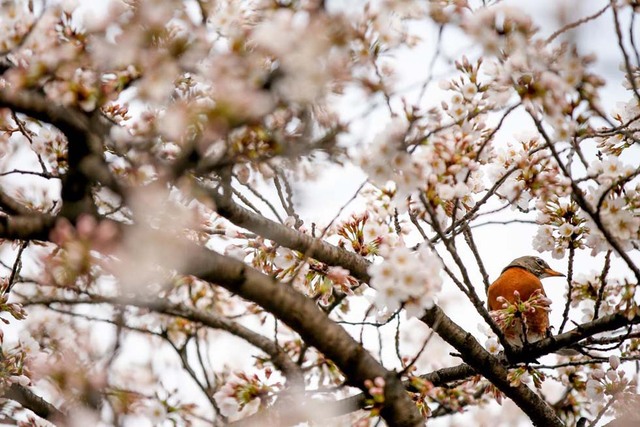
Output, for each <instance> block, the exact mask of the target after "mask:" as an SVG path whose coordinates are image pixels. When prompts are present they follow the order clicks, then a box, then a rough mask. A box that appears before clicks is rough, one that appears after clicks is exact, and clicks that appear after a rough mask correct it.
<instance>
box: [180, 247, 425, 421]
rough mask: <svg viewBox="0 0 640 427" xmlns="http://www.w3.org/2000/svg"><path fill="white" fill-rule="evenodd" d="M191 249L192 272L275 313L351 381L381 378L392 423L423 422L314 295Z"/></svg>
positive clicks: (392, 377)
mask: <svg viewBox="0 0 640 427" xmlns="http://www.w3.org/2000/svg"><path fill="white" fill-rule="evenodd" d="M185 249H187V248H185ZM334 249H336V250H337V248H334ZM187 250H188V251H189V253H192V254H193V256H192V257H191V259H190V266H189V267H188V268H187V271H188V272H189V273H190V274H193V275H195V276H197V277H200V278H202V279H204V280H207V281H210V282H212V283H216V284H218V285H220V286H222V287H224V288H226V289H228V290H229V291H231V292H233V293H236V294H238V295H239V296H240V297H242V298H244V299H246V300H249V301H253V302H255V303H256V304H258V305H260V306H261V307H263V308H264V309H266V310H267V311H269V312H271V313H272V314H274V315H275V316H276V317H277V318H278V319H280V320H281V321H283V322H284V323H285V324H287V325H288V326H289V327H290V328H291V329H293V330H294V331H296V332H297V333H298V334H300V336H301V338H302V339H303V340H304V341H305V342H307V343H309V344H310V345H312V346H314V347H316V348H317V349H318V350H319V351H320V352H322V353H323V354H324V355H325V356H327V357H328V358H329V359H331V360H332V361H333V362H334V363H335V364H336V366H338V368H340V370H341V371H342V372H343V373H344V375H345V377H346V379H347V383H348V384H350V385H353V386H355V387H358V388H360V389H361V390H362V391H365V392H366V391H367V388H366V386H365V384H364V382H365V381H366V380H373V379H374V378H377V377H381V378H383V379H384V380H385V390H384V399H385V400H384V402H385V404H384V407H383V409H382V411H381V415H382V417H383V418H384V419H385V420H386V421H387V423H388V424H390V425H394V426H417V425H422V424H423V423H424V420H423V419H422V417H421V416H420V414H419V412H418V410H417V408H416V406H415V405H414V403H413V401H412V400H411V398H410V397H409V395H408V394H407V393H406V390H405V388H404V386H403V384H402V382H401V381H400V380H399V378H398V377H397V375H396V373H395V372H391V371H388V370H387V369H385V368H384V367H383V366H382V365H381V364H380V363H379V362H378V361H376V360H375V359H374V358H373V356H371V355H370V354H369V352H368V351H366V350H365V349H364V348H363V347H362V345H360V344H359V343H358V342H357V341H355V340H354V339H353V338H352V337H351V335H349V334H348V333H347V331H345V330H344V329H343V328H342V327H341V326H340V325H338V324H337V323H335V322H333V321H332V320H330V319H329V318H328V317H327V315H326V314H325V313H324V312H322V311H321V310H320V309H319V308H318V306H317V305H316V304H315V302H314V301H313V300H311V299H309V298H306V297H305V296H303V295H302V294H300V293H298V292H296V291H295V290H294V289H293V288H291V287H289V286H286V285H284V284H282V283H279V282H278V281H276V280H275V279H273V278H272V277H270V276H267V275H266V274H263V273H261V272H259V271H258V270H256V269H254V268H251V267H249V266H247V265H246V264H244V263H242V262H241V261H238V260H236V259H233V258H229V257H225V256H223V255H220V254H218V253H216V252H214V251H209V250H205V249H202V248H200V247H192V248H190V249H187Z"/></svg>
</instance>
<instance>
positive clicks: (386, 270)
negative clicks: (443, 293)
mask: <svg viewBox="0 0 640 427" xmlns="http://www.w3.org/2000/svg"><path fill="white" fill-rule="evenodd" d="M441 270H442V263H441V261H440V259H439V258H438V257H437V256H436V255H435V254H434V253H433V252H431V250H430V249H429V248H428V247H426V246H421V247H420V248H419V249H418V250H417V251H415V252H413V251H411V250H410V249H409V248H402V247H397V248H394V249H393V250H392V251H390V253H389V254H388V256H386V257H385V259H384V260H383V261H382V262H380V263H376V264H372V265H371V266H370V267H369V274H370V275H371V286H372V287H373V288H374V289H375V290H376V291H377V292H376V298H375V301H374V303H375V305H376V306H377V307H378V308H379V309H383V308H386V309H387V310H388V311H390V312H393V311H395V310H397V309H399V308H400V307H403V308H404V309H405V310H406V312H407V314H408V315H410V316H420V315H421V314H422V312H423V311H424V310H425V309H429V308H431V307H432V306H433V304H434V302H435V296H436V294H437V293H438V292H439V291H440V289H441V287H442V278H441V276H440V272H441Z"/></svg>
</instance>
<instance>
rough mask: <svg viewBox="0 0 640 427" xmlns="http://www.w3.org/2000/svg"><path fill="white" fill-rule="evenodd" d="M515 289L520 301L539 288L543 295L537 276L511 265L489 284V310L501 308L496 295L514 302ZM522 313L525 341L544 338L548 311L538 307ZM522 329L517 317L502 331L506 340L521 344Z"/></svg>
mask: <svg viewBox="0 0 640 427" xmlns="http://www.w3.org/2000/svg"><path fill="white" fill-rule="evenodd" d="M516 290H517V291H518V293H519V294H520V301H526V300H528V299H529V298H530V297H531V295H532V294H533V293H534V292H535V291H536V290H540V291H541V292H542V294H543V295H545V293H544V288H543V287H542V282H541V281H540V279H539V278H538V277H536V276H535V275H534V274H533V273H530V272H529V271H527V270H525V269H523V268H520V267H511V268H508V269H507V270H505V271H504V272H503V273H502V274H501V275H500V277H498V279H497V280H496V281H495V282H493V283H492V284H491V286H489V290H488V295H487V296H488V302H489V310H499V309H501V308H503V307H502V304H503V303H501V302H499V301H498V297H503V298H504V299H505V300H507V301H509V302H510V303H513V302H515V301H516V300H517V298H516V297H515V295H514V291H516ZM522 315H523V318H524V320H525V321H526V335H527V337H526V339H527V341H528V342H535V341H538V340H540V339H542V338H544V337H545V335H546V333H547V330H548V328H549V313H548V312H547V311H545V310H540V309H538V310H535V311H533V312H527V313H523V314H522ZM524 330H525V329H524V328H523V326H522V322H521V321H520V320H519V319H518V320H517V321H516V322H515V323H513V324H512V325H511V326H510V327H508V328H507V329H505V330H503V332H504V334H505V337H506V338H507V341H509V342H510V343H511V344H515V345H522V343H523V342H524V341H523V339H522V336H523V332H524Z"/></svg>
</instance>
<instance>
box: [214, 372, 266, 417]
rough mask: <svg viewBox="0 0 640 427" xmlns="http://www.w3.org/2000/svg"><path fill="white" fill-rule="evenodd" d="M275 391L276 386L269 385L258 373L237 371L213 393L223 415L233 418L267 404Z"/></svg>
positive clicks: (252, 411) (247, 413)
mask: <svg viewBox="0 0 640 427" xmlns="http://www.w3.org/2000/svg"><path fill="white" fill-rule="evenodd" d="M274 391H275V388H274V386H270V385H267V384H266V383H265V382H264V381H262V380H261V379H260V378H259V377H258V376H257V375H251V376H249V375H246V374H244V373H236V374H234V376H232V377H230V378H229V379H228V380H227V381H226V382H225V383H224V385H223V386H222V387H221V388H220V389H219V390H218V391H217V392H216V393H215V394H214V395H213V398H214V399H215V400H216V402H218V406H219V407H220V411H221V412H222V415H224V416H226V417H230V418H231V419H238V418H240V417H241V416H244V415H249V414H252V413H254V412H256V411H257V410H258V408H259V407H260V406H261V405H264V404H266V403H267V402H268V401H269V400H270V399H271V397H272V393H273V392H274Z"/></svg>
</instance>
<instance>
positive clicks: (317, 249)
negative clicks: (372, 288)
mask: <svg viewBox="0 0 640 427" xmlns="http://www.w3.org/2000/svg"><path fill="white" fill-rule="evenodd" d="M207 192H208V194H209V195H210V196H211V198H212V199H213V201H214V202H215V203H216V207H217V211H218V214H220V215H221V216H223V217H225V218H227V219H228V220H229V221H231V222H232V223H234V224H235V225H237V226H238V227H242V228H245V229H247V230H250V231H253V232H254V233H257V234H259V235H261V236H263V237H266V238H267V239H271V240H273V241H275V242H277V243H278V244H280V245H283V246H286V247H287V248H290V249H293V250H296V251H299V252H303V253H304V254H305V255H307V256H309V257H311V258H314V259H317V260H318V261H321V262H324V263H327V264H330V265H340V266H342V267H344V268H346V269H347V270H349V271H350V273H351V275H352V276H353V277H355V278H357V279H359V280H361V281H363V282H368V281H369V279H370V277H369V273H367V268H368V267H369V263H368V262H367V261H366V260H365V259H364V258H362V257H361V256H359V255H357V254H355V253H353V252H348V251H346V250H343V249H340V248H338V247H336V246H333V245H331V244H329V243H326V242H323V241H322V240H320V239H316V238H314V237H311V236H309V235H307V234H302V233H300V232H299V231H296V230H293V229H291V228H287V227H285V226H283V225H282V224H278V223H277V222H275V221H271V220H270V219H268V218H265V217H262V216H260V215H257V214H254V213H253V212H250V211H248V210H247V209H244V208H242V207H240V206H238V205H237V204H235V203H233V201H230V200H227V198H225V197H224V196H223V195H221V194H219V193H218V192H217V191H215V190H211V189H207Z"/></svg>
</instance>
